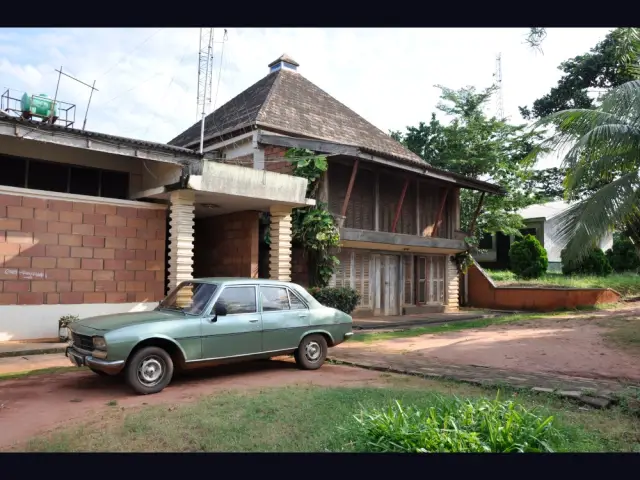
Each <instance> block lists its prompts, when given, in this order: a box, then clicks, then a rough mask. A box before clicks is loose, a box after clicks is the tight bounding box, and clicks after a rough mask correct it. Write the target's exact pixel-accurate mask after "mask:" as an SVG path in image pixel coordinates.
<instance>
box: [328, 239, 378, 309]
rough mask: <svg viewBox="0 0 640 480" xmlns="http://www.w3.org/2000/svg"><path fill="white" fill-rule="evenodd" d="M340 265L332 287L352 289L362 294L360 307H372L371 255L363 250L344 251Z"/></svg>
mask: <svg viewBox="0 0 640 480" xmlns="http://www.w3.org/2000/svg"><path fill="white" fill-rule="evenodd" d="M338 259H339V260H340V263H339V264H338V266H337V268H336V269H335V273H334V275H333V277H332V279H331V281H330V286H332V287H338V288H340V287H351V288H353V289H355V290H356V291H358V293H360V303H358V307H365V308H366V307H369V306H370V305H371V291H370V278H369V276H370V273H369V270H370V264H371V255H370V253H369V252H367V251H363V250H349V249H342V250H341V251H340V253H339V255H338Z"/></svg>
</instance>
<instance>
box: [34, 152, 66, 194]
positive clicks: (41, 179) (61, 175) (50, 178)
mask: <svg viewBox="0 0 640 480" xmlns="http://www.w3.org/2000/svg"><path fill="white" fill-rule="evenodd" d="M28 168H29V171H28V175H27V188H34V189H36V190H48V191H50V192H62V193H65V192H68V188H69V167H68V166H66V165H61V164H59V163H52V162H40V161H36V160H29V167H28Z"/></svg>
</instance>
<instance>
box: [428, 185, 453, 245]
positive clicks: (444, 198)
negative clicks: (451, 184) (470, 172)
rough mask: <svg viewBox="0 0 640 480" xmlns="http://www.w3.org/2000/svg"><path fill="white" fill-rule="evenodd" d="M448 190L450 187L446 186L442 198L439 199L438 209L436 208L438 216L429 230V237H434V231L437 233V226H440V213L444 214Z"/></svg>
mask: <svg viewBox="0 0 640 480" xmlns="http://www.w3.org/2000/svg"><path fill="white" fill-rule="evenodd" d="M450 190H451V189H450V188H447V189H446V190H445V191H444V195H443V196H442V200H441V201H440V210H438V216H437V217H436V221H435V223H434V224H433V230H431V235H430V236H431V237H435V236H436V233H438V228H440V224H441V223H442V215H443V214H444V207H445V205H446V204H447V197H448V196H449V191H450Z"/></svg>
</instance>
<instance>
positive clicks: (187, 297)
mask: <svg viewBox="0 0 640 480" xmlns="http://www.w3.org/2000/svg"><path fill="white" fill-rule="evenodd" d="M217 288H218V286H217V285H216V284H213V283H198V282H182V283H181V284H180V285H178V288H176V289H175V290H173V291H172V292H171V293H170V294H169V295H168V296H167V298H165V299H164V300H162V301H161V302H160V305H158V308H160V309H164V310H176V311H180V312H182V313H186V314H187V315H200V314H202V312H203V311H204V309H205V307H206V306H207V304H208V303H209V300H211V296H212V295H213V293H214V292H215V291H216V289H217Z"/></svg>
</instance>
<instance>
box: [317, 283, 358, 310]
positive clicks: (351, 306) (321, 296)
mask: <svg viewBox="0 0 640 480" xmlns="http://www.w3.org/2000/svg"><path fill="white" fill-rule="evenodd" d="M309 293H310V294H311V295H313V297H314V298H315V299H316V300H318V301H319V302H320V303H321V304H322V305H324V306H325V307H332V308H336V309H338V310H340V311H342V312H344V313H346V314H348V315H351V312H353V311H354V310H355V309H356V307H357V306H358V302H360V293H358V292H357V291H355V290H354V289H353V288H348V287H341V288H335V287H324V288H319V287H313V288H310V289H309Z"/></svg>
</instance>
